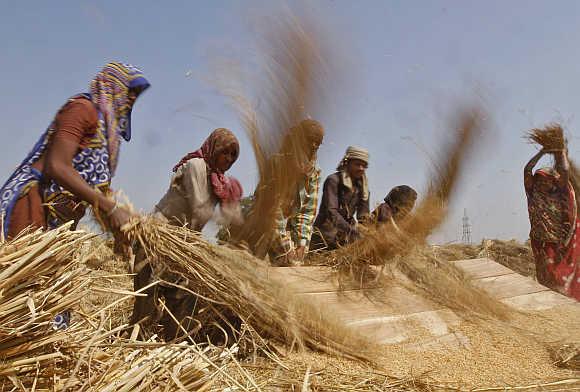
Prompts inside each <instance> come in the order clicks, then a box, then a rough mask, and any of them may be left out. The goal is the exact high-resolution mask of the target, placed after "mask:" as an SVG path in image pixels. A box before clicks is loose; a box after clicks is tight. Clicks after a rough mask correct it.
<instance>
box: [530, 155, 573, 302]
mask: <svg viewBox="0 0 580 392" xmlns="http://www.w3.org/2000/svg"><path fill="white" fill-rule="evenodd" d="M547 153H552V154H553V155H554V158H555V162H556V164H555V168H552V167H546V168H542V169H539V170H536V172H535V173H533V174H532V169H533V168H534V166H535V165H536V164H537V163H538V161H539V160H540V158H541V157H542V156H543V155H545V154H547ZM524 185H525V189H526V196H527V198H528V212H529V215H530V240H531V245H532V251H533V252H534V257H535V259H536V277H537V279H538V282H540V283H541V284H543V285H545V286H547V287H550V288H552V289H554V290H557V291H559V292H561V293H563V294H565V295H567V296H570V297H572V298H575V299H577V300H579V301H580V219H579V218H578V211H577V206H576V193H575V192H574V188H573V187H572V183H571V182H570V164H569V162H568V156H567V152H566V150H564V149H562V150H550V151H548V150H545V149H542V150H541V151H540V152H538V153H537V154H536V155H535V156H534V157H533V158H532V159H531V160H530V161H529V162H528V164H527V165H526V167H525V169H524Z"/></svg>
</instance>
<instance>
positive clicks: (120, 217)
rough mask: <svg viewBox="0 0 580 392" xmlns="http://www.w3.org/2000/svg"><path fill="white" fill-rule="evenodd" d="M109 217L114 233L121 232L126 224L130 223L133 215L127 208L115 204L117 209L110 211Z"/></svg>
mask: <svg viewBox="0 0 580 392" xmlns="http://www.w3.org/2000/svg"><path fill="white" fill-rule="evenodd" d="M107 216H108V217H109V225H110V226H111V230H113V232H119V231H121V228H122V227H123V226H124V225H125V224H127V223H129V220H131V216H132V214H131V212H129V211H128V210H127V209H126V208H123V207H118V205H117V204H115V207H113V209H112V210H111V211H109V213H108V214H107Z"/></svg>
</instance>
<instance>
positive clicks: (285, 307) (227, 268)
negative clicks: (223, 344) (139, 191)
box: [127, 218, 372, 361]
mask: <svg viewBox="0 0 580 392" xmlns="http://www.w3.org/2000/svg"><path fill="white" fill-rule="evenodd" d="M127 230H128V234H129V235H130V236H131V237H133V238H134V239H136V240H137V241H138V242H139V243H140V244H141V246H142V247H143V249H144V250H145V252H146V253H147V254H148V256H149V259H150V260H151V263H152V268H153V269H154V270H155V269H157V268H165V269H168V270H169V271H170V272H171V273H172V274H177V275H179V276H181V277H182V278H183V280H185V282H184V283H181V285H182V287H183V288H184V289H185V290H187V291H188V292H189V293H191V294H193V295H195V296H197V297H198V298H200V299H203V300H205V301H206V303H209V304H210V305H212V306H209V309H204V312H214V317H213V319H214V320H220V318H222V315H221V311H220V309H221V310H224V309H225V310H227V311H229V312H230V313H231V314H234V315H236V316H237V317H239V318H240V319H241V320H242V321H243V322H244V323H245V324H246V325H248V326H249V327H250V328H251V329H252V330H254V331H256V332H257V333H258V334H259V335H260V336H261V337H262V338H267V339H271V340H272V341H275V342H278V343H282V344H287V345H289V346H297V347H304V346H307V347H310V348H312V349H315V350H319V351H323V352H326V353H330V354H334V355H342V356H346V357H349V358H355V359H358V360H364V361H371V360H372V350H371V348H370V344H369V342H367V341H365V340H363V339H362V338H359V337H357V336H354V335H352V334H351V332H350V330H348V329H347V328H346V327H343V326H341V324H340V323H339V322H336V321H335V320H333V319H332V318H331V317H330V316H329V315H327V314H325V313H324V312H323V310H322V309H320V308H318V307H316V306H315V305H313V304H312V303H310V302H308V300H307V298H304V297H299V296H297V295H296V294H295V293H294V290H292V288H291V287H288V286H287V285H285V284H282V283H280V282H278V281H275V280H273V279H271V278H270V277H269V276H268V267H267V266H266V265H265V264H264V262H262V261H261V260H259V259H256V258H255V257H253V256H251V255H250V254H248V253H247V252H244V251H239V250H232V249H230V248H227V247H219V246H214V245H212V244H209V243H208V242H206V241H204V240H203V239H202V238H201V237H200V236H199V235H197V234H196V233H194V232H192V231H190V230H188V229H186V228H182V227H175V226H171V225H169V224H165V223H162V222H159V221H156V220H154V219H153V218H142V220H140V221H139V222H136V223H134V225H133V226H132V227H130V228H128V229H127ZM202 338H204V337H203V336H202Z"/></svg>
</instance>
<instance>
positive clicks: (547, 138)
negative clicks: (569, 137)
mask: <svg viewBox="0 0 580 392" xmlns="http://www.w3.org/2000/svg"><path fill="white" fill-rule="evenodd" d="M525 137H526V138H527V139H528V140H529V142H530V143H536V144H539V145H540V146H542V147H543V148H544V149H546V150H548V151H556V150H563V149H565V148H566V139H565V138H564V130H563V129H562V126H561V125H560V124H557V123H552V124H548V125H546V126H545V127H544V128H534V129H532V130H531V131H529V132H528V133H527V134H526V136H525Z"/></svg>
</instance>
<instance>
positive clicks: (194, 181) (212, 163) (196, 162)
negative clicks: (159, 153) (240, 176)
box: [132, 128, 242, 340]
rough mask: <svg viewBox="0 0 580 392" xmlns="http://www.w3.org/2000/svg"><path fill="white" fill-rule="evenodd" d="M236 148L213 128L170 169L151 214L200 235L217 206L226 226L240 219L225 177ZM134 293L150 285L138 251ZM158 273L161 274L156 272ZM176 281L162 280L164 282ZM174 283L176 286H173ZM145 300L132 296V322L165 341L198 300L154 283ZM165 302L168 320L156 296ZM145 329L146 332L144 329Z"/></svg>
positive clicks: (233, 188)
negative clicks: (156, 328)
mask: <svg viewBox="0 0 580 392" xmlns="http://www.w3.org/2000/svg"><path fill="white" fill-rule="evenodd" d="M239 152H240V147H239V143H238V139H237V138H236V137H235V136H234V134H233V133H232V132H231V131H230V130H228V129H225V128H218V129H216V130H214V131H213V132H212V133H211V134H210V135H209V137H208V138H207V139H206V140H205V142H204V143H203V145H202V146H201V147H200V148H199V149H198V150H196V151H194V152H190V153H189V154H187V155H185V156H184V157H183V158H182V159H181V160H180V161H179V162H178V163H177V165H175V167H174V168H173V172H174V174H173V176H172V177H171V182H170V185H169V189H168V190H167V192H166V193H165V196H163V197H162V198H161V200H160V201H159V203H157V205H156V206H155V215H156V216H157V217H158V218H159V219H162V220H166V221H168V222H170V223H172V224H175V225H179V226H182V225H187V226H188V227H189V228H191V229H192V230H195V231H201V230H202V229H203V227H204V226H205V225H206V223H207V222H208V221H209V220H210V218H211V217H212V215H213V213H214V209H215V207H216V205H218V204H219V205H220V210H221V215H222V217H223V218H224V220H225V221H226V223H227V222H228V221H229V222H232V221H237V223H238V224H239V223H240V221H241V209H240V199H241V197H242V187H241V185H240V183H239V182H238V180H236V179H235V178H233V177H229V176H226V175H225V172H226V171H228V170H229V169H230V167H231V166H232V165H233V163H234V162H235V161H236V160H237V159H238V156H239ZM135 269H136V271H137V274H136V275H135V280H134V286H135V290H138V289H140V288H143V287H145V286H146V285H148V284H150V283H151V282H153V281H154V280H155V279H153V278H152V276H153V275H155V273H154V272H153V271H152V268H151V265H150V264H149V260H148V259H146V258H145V255H144V253H143V252H142V250H139V251H137V255H136V266H135ZM157 272H158V273H162V272H160V271H157ZM173 278H175V277H168V276H163V279H164V280H169V279H171V280H174V279H173ZM174 283H177V284H178V283H179V282H174ZM145 293H146V294H147V297H136V298H135V304H134V307H133V316H132V322H133V323H137V322H144V325H145V326H147V325H149V326H153V325H159V324H160V325H161V326H162V331H155V332H160V333H161V334H162V336H164V337H165V339H166V340H171V339H174V338H175V337H176V336H177V335H179V334H181V333H182V331H181V330H180V329H178V327H177V324H176V323H175V321H174V320H173V317H176V318H177V319H178V320H180V321H181V324H182V326H183V327H184V328H186V329H187V328H188V327H187V326H188V325H189V324H190V323H191V321H188V320H189V319H190V318H191V316H192V315H193V314H194V313H195V309H196V303H197V302H198V301H199V298H197V297H195V296H193V295H191V294H189V293H187V292H185V291H183V290H180V289H178V288H176V287H175V286H174V285H170V286H165V285H163V284H159V285H157V286H154V287H152V288H150V289H148V290H146V291H145ZM160 296H161V297H164V298H165V306H166V307H167V308H168V309H169V310H170V311H171V313H172V316H173V317H172V316H171V315H168V314H167V312H164V311H163V310H162V309H160V307H159V304H158V302H157V298H158V297H160ZM146 329H147V328H146Z"/></svg>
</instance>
